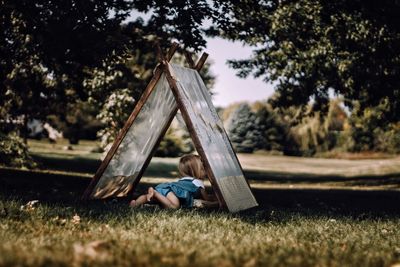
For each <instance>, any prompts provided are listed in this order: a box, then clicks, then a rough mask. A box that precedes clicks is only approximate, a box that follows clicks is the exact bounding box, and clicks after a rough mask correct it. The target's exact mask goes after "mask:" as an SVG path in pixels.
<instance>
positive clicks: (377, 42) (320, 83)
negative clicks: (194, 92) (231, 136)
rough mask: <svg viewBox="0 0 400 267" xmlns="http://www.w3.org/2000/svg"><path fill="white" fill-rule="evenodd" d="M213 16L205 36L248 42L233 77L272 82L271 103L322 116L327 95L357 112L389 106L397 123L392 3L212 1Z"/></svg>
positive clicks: (399, 53) (397, 51) (398, 7)
mask: <svg viewBox="0 0 400 267" xmlns="http://www.w3.org/2000/svg"><path fill="white" fill-rule="evenodd" d="M214 6H215V8H216V10H219V13H220V14H221V16H219V17H218V16H215V17H214V18H215V20H216V22H217V26H215V27H212V28H211V29H210V30H209V34H211V35H222V36H223V37H225V38H228V39H231V40H238V41H242V42H245V43H247V44H249V45H253V46H254V47H255V48H254V50H253V55H252V56H251V57H250V58H249V59H245V60H232V61H231V62H230V65H231V66H232V67H234V68H236V69H238V71H239V72H238V74H239V76H242V77H245V76H248V75H250V74H253V75H254V76H256V77H262V78H263V79H264V80H265V81H266V82H274V83H276V91H277V93H278V97H277V98H276V99H275V101H274V102H272V103H273V104H274V106H275V107H276V106H280V107H284V108H286V107H289V106H292V105H296V106H300V105H302V106H305V105H307V104H308V103H309V101H310V99H312V100H313V109H314V110H322V111H327V107H328V103H329V90H332V91H333V92H334V93H336V94H338V95H342V96H343V97H344V101H345V104H346V105H347V106H349V107H352V106H353V101H354V100H357V101H358V103H359V104H360V107H361V109H360V110H364V109H365V108H367V107H373V106H377V105H379V104H380V103H381V102H382V101H383V102H385V101H386V102H388V103H389V110H388V112H387V113H385V117H386V118H387V120H389V121H399V120H400V80H399V79H398V77H399V75H400V67H399V66H400V64H399V63H400V17H399V16H398V14H399V13H400V3H399V2H398V1H389V0H388V1H383V2H380V3H379V4H377V3H376V1H359V0H358V1H346V0H339V1H322V0H318V1H311V0H300V1H289V0H283V1H281V0H279V1H278V0H272V1H255V0H247V1H240V2H237V1H214Z"/></svg>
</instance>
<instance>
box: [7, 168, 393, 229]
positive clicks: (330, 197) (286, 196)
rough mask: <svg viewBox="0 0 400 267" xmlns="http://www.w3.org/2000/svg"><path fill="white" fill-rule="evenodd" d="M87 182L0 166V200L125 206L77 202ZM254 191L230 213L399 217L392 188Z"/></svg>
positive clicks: (86, 208) (102, 208)
mask: <svg viewBox="0 0 400 267" xmlns="http://www.w3.org/2000/svg"><path fill="white" fill-rule="evenodd" d="M89 182H90V176H89V175H88V176H82V175H73V174H66V173H56V172H43V171H42V172H37V171H36V172H35V171H27V170H15V169H4V168H0V199H3V200H9V199H15V200H18V201H21V202H22V203H26V202H28V201H30V200H34V199H38V200H39V201H40V202H42V203H47V204H48V205H57V206H63V207H66V206H68V207H73V208H74V209H75V210H79V211H81V212H84V213H87V214H97V215H96V216H100V217H101V216H103V215H104V214H112V215H117V213H118V212H126V211H128V210H129V208H128V202H129V198H120V199H114V200H97V201H88V202H81V201H80V197H81V196H82V193H83V191H84V190H85V188H86V187H87V186H88V184H89ZM154 185H155V184H152V183H140V184H139V186H138V188H137V189H136V191H135V192H136V194H138V193H141V192H143V191H144V190H146V189H147V187H148V186H154ZM253 193H254V195H255V197H256V199H257V201H258V202H259V204H260V206H259V207H257V208H254V209H251V210H249V211H244V212H241V213H239V214H237V215H235V216H239V217H240V218H241V219H244V220H246V221H248V222H250V223H256V222H259V221H261V220H269V219H270V218H271V216H272V214H274V213H275V214H276V213H280V212H282V211H287V212H289V213H296V214H302V215H305V216H308V215H310V216H311V215H312V216H315V215H317V216H329V217H332V216H333V217H335V216H351V217H356V218H358V217H360V216H365V215H366V214H368V216H378V217H379V216H380V217H385V216H396V217H397V216H399V215H400V205H398V203H400V192H399V191H395V190H339V189H329V190H326V189H324V190H320V189H291V188H279V189H278V188H268V189H253ZM110 205H111V206H112V208H110ZM211 212H214V211H211ZM205 213H207V211H205ZM102 214H103V215H102ZM96 216H95V217H96Z"/></svg>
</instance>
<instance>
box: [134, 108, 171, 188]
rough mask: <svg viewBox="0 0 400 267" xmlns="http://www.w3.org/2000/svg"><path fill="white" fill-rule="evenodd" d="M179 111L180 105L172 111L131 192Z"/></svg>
mask: <svg viewBox="0 0 400 267" xmlns="http://www.w3.org/2000/svg"><path fill="white" fill-rule="evenodd" d="M177 112H178V107H177V108H176V109H175V110H174V111H173V112H172V113H171V115H170V117H169V118H168V122H167V123H166V124H165V126H164V128H163V129H162V130H161V134H160V136H159V137H158V139H157V141H156V143H155V145H154V147H153V149H152V151H151V152H150V154H149V156H148V157H147V159H146V161H145V162H144V163H143V166H142V168H141V169H140V171H139V173H138V176H137V178H136V179H135V181H134V183H133V185H132V189H131V190H130V192H133V191H134V190H135V188H136V186H137V185H138V183H139V182H140V179H141V178H142V176H143V173H144V172H145V170H146V169H147V167H148V166H149V164H150V161H151V159H152V158H153V156H154V154H155V153H156V151H157V148H158V146H159V145H160V143H161V141H162V139H163V138H164V136H165V134H166V132H167V131H168V128H169V126H170V125H171V123H172V120H173V119H174V118H175V115H176V113H177Z"/></svg>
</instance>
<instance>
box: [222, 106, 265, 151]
mask: <svg viewBox="0 0 400 267" xmlns="http://www.w3.org/2000/svg"><path fill="white" fill-rule="evenodd" d="M227 133H228V136H229V138H230V140H231V142H232V145H233V147H234V149H235V150H236V152H242V153H252V152H253V151H254V150H255V149H256V146H257V145H256V144H257V142H258V138H259V132H258V129H257V127H256V125H255V115H254V113H253V112H252V111H251V109H250V106H249V105H248V104H246V103H243V104H240V105H239V106H238V107H237V108H236V109H235V110H234V111H233V112H232V113H231V115H230V117H229V119H228V121H227Z"/></svg>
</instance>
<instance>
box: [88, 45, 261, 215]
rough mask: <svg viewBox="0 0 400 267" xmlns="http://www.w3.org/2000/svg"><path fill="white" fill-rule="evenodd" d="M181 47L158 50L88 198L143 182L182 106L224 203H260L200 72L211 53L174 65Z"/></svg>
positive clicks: (241, 206)
mask: <svg viewBox="0 0 400 267" xmlns="http://www.w3.org/2000/svg"><path fill="white" fill-rule="evenodd" d="M177 48H178V44H177V43H173V44H172V46H171V48H170V49H169V51H168V53H167V56H166V57H164V55H163V53H162V52H161V49H158V57H159V59H160V61H161V62H160V64H158V65H157V67H156V69H155V71H154V76H153V78H152V79H151V81H150V82H149V84H148V85H147V87H146V89H145V91H144V93H143V95H142V97H141V98H140V100H139V101H138V103H137V104H136V106H135V108H134V110H133V112H132V114H131V115H130V116H129V118H128V120H127V121H126V123H125V125H124V127H123V128H122V130H121V131H120V132H119V134H118V136H117V138H116V139H115V141H114V143H113V145H112V147H111V149H110V150H109V151H108V153H107V156H106V157H105V158H104V160H103V162H102V163H101V165H100V167H99V169H98V170H97V172H96V174H95V176H94V177H93V179H92V181H91V183H90V185H89V187H88V188H87V189H86V191H85V193H84V195H83V199H89V198H93V199H95V198H108V197H120V196H126V195H127V194H128V193H129V192H130V191H132V190H133V189H134V188H135V187H136V185H137V184H138V183H139V181H140V179H141V177H142V175H143V173H144V171H145V169H146V168H147V166H148V164H149V162H150V160H151V158H152V157H153V155H154V153H155V151H156V148H157V147H158V145H159V143H160V141H161V139H162V138H163V136H164V135H165V133H166V131H167V129H168V127H169V125H170V124H171V122H172V120H173V118H174V117H175V115H176V113H177V111H178V109H179V110H180V112H181V114H182V117H183V119H184V121H185V124H186V126H187V128H188V131H189V133H190V136H191V138H192V140H193V143H194V145H195V148H196V150H197V152H198V154H199V155H200V157H201V158H202V161H203V163H204V167H205V170H206V173H207V176H208V178H209V180H210V183H211V185H212V187H213V189H214V191H215V193H216V196H217V199H218V202H219V204H220V207H223V208H228V209H229V211H231V212H235V211H240V210H245V209H249V208H252V207H255V206H257V205H258V204H257V202H256V200H255V198H254V196H253V194H252V192H251V190H250V186H249V184H248V182H247V180H246V179H245V177H244V175H243V170H242V167H241V166H240V162H239V160H238V158H237V156H236V154H235V152H234V151H233V148H232V145H231V143H230V141H229V139H228V136H227V134H226V132H225V130H224V127H223V125H222V122H221V120H220V118H219V117H218V114H217V112H216V110H215V108H214V106H213V104H212V102H211V96H210V94H209V92H208V90H207V88H206V86H205V85H204V82H203V80H202V79H201V77H200V75H199V73H198V71H199V70H200V69H201V68H202V66H203V65H204V63H205V61H206V59H207V57H208V55H207V54H206V53H203V55H202V56H201V57H200V59H199V61H198V62H197V63H196V64H195V63H194V62H193V60H192V58H191V56H190V54H189V53H186V52H185V57H186V60H187V62H188V64H189V66H190V68H185V67H181V66H177V65H171V64H170V63H169V61H170V60H171V58H172V57H173V55H174V53H175V51H176V50H177Z"/></svg>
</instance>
